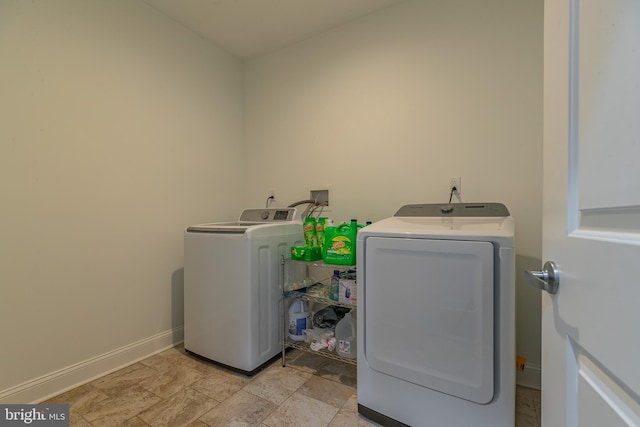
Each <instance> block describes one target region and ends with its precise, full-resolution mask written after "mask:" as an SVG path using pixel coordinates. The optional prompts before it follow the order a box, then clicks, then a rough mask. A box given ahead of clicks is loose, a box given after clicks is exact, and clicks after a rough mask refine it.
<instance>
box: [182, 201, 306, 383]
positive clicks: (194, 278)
mask: <svg viewBox="0 0 640 427" xmlns="http://www.w3.org/2000/svg"><path fill="white" fill-rule="evenodd" d="M303 241H304V235H303V232H302V222H301V221H300V219H299V218H298V217H297V215H296V209H294V208H268V209H246V210H244V211H243V212H242V214H241V215H240V218H239V220H238V221H234V222H218V223H210V224H200V225H194V226H191V227H188V228H187V229H186V230H185V232H184V347H185V350H186V351H187V352H189V353H191V354H193V355H196V356H199V357H201V358H204V359H206V360H208V361H211V362H214V363H216V364H220V365H223V366H225V367H227V368H230V369H232V370H235V371H238V372H241V373H244V374H246V375H253V374H255V373H256V372H258V371H259V370H260V369H262V368H263V367H264V366H265V365H266V364H268V363H269V362H271V360H272V359H275V358H277V357H279V355H280V352H281V350H282V346H281V345H280V337H281V334H282V333H281V330H282V328H281V327H280V310H279V301H280V296H281V283H282V279H283V278H282V276H281V271H282V266H281V259H282V257H284V258H285V259H286V258H290V257H291V246H297V245H300V244H302V242H303Z"/></svg>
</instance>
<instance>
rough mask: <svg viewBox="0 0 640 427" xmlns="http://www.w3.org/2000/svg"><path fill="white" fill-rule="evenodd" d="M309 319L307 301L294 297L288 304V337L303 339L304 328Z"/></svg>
mask: <svg viewBox="0 0 640 427" xmlns="http://www.w3.org/2000/svg"><path fill="white" fill-rule="evenodd" d="M308 321H309V307H307V303H306V302H304V301H302V300H301V299H298V298H296V299H295V301H293V303H292V304H291V306H289V338H291V339H292V340H294V341H302V340H304V330H305V329H307V322H308Z"/></svg>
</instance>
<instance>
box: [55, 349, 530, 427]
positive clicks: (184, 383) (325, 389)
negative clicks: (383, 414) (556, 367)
mask: <svg viewBox="0 0 640 427" xmlns="http://www.w3.org/2000/svg"><path fill="white" fill-rule="evenodd" d="M46 403H52V404H53V403H69V404H70V412H71V426H78V427H85V426H94V427H102V426H117V427H121V426H122V427H125V426H128V427H138V426H140V427H143V426H158V427H160V426H170V427H178V426H189V427H222V426H255V427H289V426H291V427H294V426H295V427H315V426H318V427H335V426H354V427H356V426H358V427H362V426H376V425H377V424H375V423H373V422H370V421H368V420H367V419H366V418H364V417H361V416H359V415H358V412H357V397H356V368H355V366H352V365H348V364H344V363H341V362H337V361H333V360H329V359H326V358H323V357H320V356H317V355H314V354H310V353H304V352H301V351H299V350H293V351H291V352H290V353H288V354H287V366H286V367H284V368H283V367H282V366H281V364H280V361H279V360H278V361H276V362H274V363H273V364H272V365H271V366H269V367H268V368H266V369H265V370H263V371H262V372H260V373H258V374H257V375H255V376H253V377H251V378H248V377H245V376H243V375H240V374H236V373H233V372H230V371H227V370H225V369H223V368H220V367H218V366H216V365H212V364H209V363H206V362H203V361H201V360H199V359H196V358H193V357H191V356H189V355H188V354H186V353H185V352H184V349H183V348H182V346H179V347H175V348H172V349H169V350H166V351H164V352H162V353H159V354H157V355H155V356H152V357H149V358H147V359H145V360H142V361H141V362H138V363H135V364H133V365H131V366H128V367H126V368H123V369H121V370H119V371H116V372H113V373H111V374H109V375H106V376H104V377H102V378H99V379H97V380H94V381H92V382H90V383H87V384H84V385H82V386H80V387H77V388H75V389H72V390H70V391H67V392H65V393H63V394H60V395H58V396H56V397H54V398H51V399H49V400H47V402H46ZM529 426H533V427H539V426H540V392H539V391H538V390H532V389H528V388H523V387H518V388H517V393H516V427H529Z"/></svg>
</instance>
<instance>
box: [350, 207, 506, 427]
mask: <svg viewBox="0 0 640 427" xmlns="http://www.w3.org/2000/svg"><path fill="white" fill-rule="evenodd" d="M356 253H357V286H358V322H357V325H358V331H357V332H358V411H359V413H360V414H362V415H364V416H365V417H367V418H370V419H372V420H374V421H376V422H378V423H380V424H382V425H385V426H402V425H410V426H414V427H418V426H442V427H445V426H446V427H450V426H467V425H468V426H474V427H481V426H482V427H501V426H504V427H507V426H508V427H511V426H513V425H514V422H515V315H514V312H515V299H514V295H515V276H514V264H515V253H514V221H513V218H512V217H511V216H510V214H509V211H508V210H507V208H506V207H505V206H504V205H503V204H499V203H474V204H468V203H457V204H444V205H441V204H418V205H406V206H403V207H402V208H400V210H398V212H396V214H395V215H394V216H393V217H391V218H387V219H384V220H382V221H379V222H376V223H374V224H372V225H370V226H368V227H365V228H363V229H361V230H360V232H359V233H358V238H357V251H356Z"/></svg>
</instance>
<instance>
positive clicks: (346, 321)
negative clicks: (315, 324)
mask: <svg viewBox="0 0 640 427" xmlns="http://www.w3.org/2000/svg"><path fill="white" fill-rule="evenodd" d="M356 345H357V342H356V319H355V318H354V317H353V316H351V312H349V313H347V314H345V315H344V317H343V318H342V320H340V321H339V322H338V324H337V325H336V352H337V353H338V354H339V355H340V356H342V357H346V358H348V359H355V358H356V356H357V354H358V350H357V347H356Z"/></svg>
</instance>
